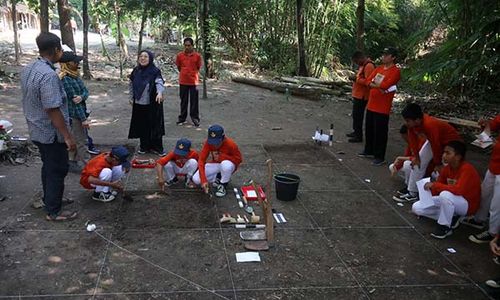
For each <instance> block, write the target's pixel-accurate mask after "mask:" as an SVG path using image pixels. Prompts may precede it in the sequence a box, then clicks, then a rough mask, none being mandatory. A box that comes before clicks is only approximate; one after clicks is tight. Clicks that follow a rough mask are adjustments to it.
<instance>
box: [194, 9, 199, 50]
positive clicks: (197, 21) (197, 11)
mask: <svg viewBox="0 0 500 300" xmlns="http://www.w3.org/2000/svg"><path fill="white" fill-rule="evenodd" d="M195 35H196V40H195V41H194V42H195V45H196V49H200V0H197V1H196V31H195Z"/></svg>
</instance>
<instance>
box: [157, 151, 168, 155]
mask: <svg viewBox="0 0 500 300" xmlns="http://www.w3.org/2000/svg"><path fill="white" fill-rule="evenodd" d="M167 154H168V152H167V151H165V150H163V151H162V152H158V155H159V156H160V157H164V156H167Z"/></svg>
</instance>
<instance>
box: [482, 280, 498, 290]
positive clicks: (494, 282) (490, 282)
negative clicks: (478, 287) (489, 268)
mask: <svg viewBox="0 0 500 300" xmlns="http://www.w3.org/2000/svg"><path fill="white" fill-rule="evenodd" d="M485 283H486V285H487V286H489V287H491V288H494V289H498V288H500V279H490V280H487V281H486V282H485Z"/></svg>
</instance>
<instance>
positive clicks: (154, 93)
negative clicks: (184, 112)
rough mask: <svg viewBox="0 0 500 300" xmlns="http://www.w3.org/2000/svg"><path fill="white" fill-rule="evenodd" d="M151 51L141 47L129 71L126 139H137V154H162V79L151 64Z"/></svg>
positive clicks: (152, 57) (163, 133)
mask: <svg viewBox="0 0 500 300" xmlns="http://www.w3.org/2000/svg"><path fill="white" fill-rule="evenodd" d="M153 59H154V54H153V53H152V52H150V51H148V50H143V51H141V53H140V54H139V58H138V60H137V66H136V67H135V68H134V70H133V71H132V74H130V83H129V91H130V96H131V99H130V103H131V104H132V119H131V121H130V131H129V133H128V138H129V139H136V138H139V139H140V141H141V144H140V149H139V151H138V152H137V153H139V154H144V153H146V152H148V151H153V152H157V153H159V154H160V156H164V155H165V152H164V151H163V143H162V136H164V135H165V126H164V119H163V91H164V90H165V88H164V87H163V83H164V81H163V78H162V76H161V71H160V69H158V68H157V67H156V66H155V64H154V63H153Z"/></svg>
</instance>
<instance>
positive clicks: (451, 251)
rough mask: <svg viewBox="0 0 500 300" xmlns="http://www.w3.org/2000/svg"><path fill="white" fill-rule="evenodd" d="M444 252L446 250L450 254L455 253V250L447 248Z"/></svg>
mask: <svg viewBox="0 0 500 300" xmlns="http://www.w3.org/2000/svg"><path fill="white" fill-rule="evenodd" d="M446 250H448V252H450V253H457V250H455V249H453V248H448V249H446Z"/></svg>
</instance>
